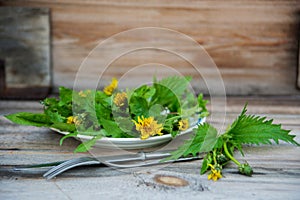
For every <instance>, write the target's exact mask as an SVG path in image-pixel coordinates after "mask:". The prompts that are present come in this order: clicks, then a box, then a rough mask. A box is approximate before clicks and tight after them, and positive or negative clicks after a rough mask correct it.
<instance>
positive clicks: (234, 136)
mask: <svg viewBox="0 0 300 200" xmlns="http://www.w3.org/2000/svg"><path fill="white" fill-rule="evenodd" d="M246 106H247V105H245V107H244V109H243V111H242V113H241V114H240V115H239V116H238V118H237V119H236V120H235V121H234V122H233V124H232V126H231V128H230V129H229V130H228V131H226V135H228V136H229V137H231V140H232V141H233V142H234V143H235V145H237V146H240V145H239V144H256V145H259V144H272V142H271V141H272V140H273V141H274V142H275V143H277V144H278V143H279V140H282V141H285V142H289V143H292V144H296V145H299V144H298V143H297V142H296V141H295V140H294V138H295V135H290V134H289V133H290V130H285V129H282V128H281V124H273V120H272V119H271V120H267V119H266V117H260V116H255V115H246V112H247V109H246Z"/></svg>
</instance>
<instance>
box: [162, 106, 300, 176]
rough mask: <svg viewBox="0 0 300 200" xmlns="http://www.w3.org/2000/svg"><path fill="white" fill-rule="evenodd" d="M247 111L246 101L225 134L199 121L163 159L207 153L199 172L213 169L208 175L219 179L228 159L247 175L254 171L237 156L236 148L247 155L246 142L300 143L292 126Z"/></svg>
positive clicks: (256, 143)
mask: <svg viewBox="0 0 300 200" xmlns="http://www.w3.org/2000/svg"><path fill="white" fill-rule="evenodd" d="M246 112H247V104H246V105H245V106H244V108H243V110H242V112H241V114H240V115H239V116H238V117H237V118H236V119H235V121H234V122H233V123H232V124H231V126H229V127H228V129H227V130H226V131H225V133H223V134H218V132H217V129H215V128H214V127H213V126H212V125H210V124H208V123H204V124H202V125H199V126H198V128H197V129H194V130H193V135H192V137H191V138H190V139H189V140H187V141H185V143H184V144H183V145H181V146H180V147H179V148H178V149H177V150H176V151H173V152H172V153H171V156H170V157H168V158H166V159H164V160H163V161H167V160H176V159H178V158H180V157H182V156H183V157H186V156H188V155H190V154H192V155H194V156H195V155H196V154H199V153H206V156H205V157H204V159H203V162H202V167H201V170H200V174H204V173H206V172H207V171H208V170H210V172H209V174H208V179H212V180H214V181H216V180H218V179H219V178H221V177H222V169H223V168H224V166H225V165H226V164H227V163H228V162H229V161H233V162H234V163H235V164H236V165H237V167H238V171H239V173H241V174H243V175H246V176H251V175H252V174H253V169H252V168H251V166H250V165H249V164H248V163H247V162H245V163H240V162H239V161H238V160H237V159H236V158H235V157H234V150H235V149H238V150H239V151H240V152H241V154H242V155H244V153H243V149H242V147H243V145H244V144H255V145H261V144H272V141H273V142H275V143H277V144H278V143H279V140H281V141H284V142H288V143H291V144H294V145H298V146H299V144H298V143H297V142H296V141H295V140H294V138H295V135H290V134H289V133H290V130H285V129H282V128H281V125H280V124H273V120H272V119H271V120H267V119H266V117H260V116H255V115H247V114H246Z"/></svg>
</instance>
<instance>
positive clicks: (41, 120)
mask: <svg viewBox="0 0 300 200" xmlns="http://www.w3.org/2000/svg"><path fill="white" fill-rule="evenodd" d="M5 117H6V118H7V119H9V120H10V121H12V122H14V123H16V124H20V125H29V126H37V127H41V126H44V127H49V126H50V125H51V121H50V119H49V117H48V116H47V115H45V114H40V113H28V112H20V113H15V114H11V115H6V116H5Z"/></svg>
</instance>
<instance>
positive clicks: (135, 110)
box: [129, 96, 149, 117]
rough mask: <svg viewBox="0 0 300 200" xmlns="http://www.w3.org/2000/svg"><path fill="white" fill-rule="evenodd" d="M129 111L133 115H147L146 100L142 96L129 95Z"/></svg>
mask: <svg viewBox="0 0 300 200" xmlns="http://www.w3.org/2000/svg"><path fill="white" fill-rule="evenodd" d="M129 108H130V113H131V114H134V115H135V116H144V117H148V116H149V106H148V102H147V100H146V99H145V98H143V97H137V96H131V98H130V101H129Z"/></svg>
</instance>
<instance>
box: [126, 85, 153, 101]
mask: <svg viewBox="0 0 300 200" xmlns="http://www.w3.org/2000/svg"><path fill="white" fill-rule="evenodd" d="M154 94H155V88H154V87H150V86H148V85H143V86H141V87H139V88H138V89H136V90H134V92H133V93H132V94H131V95H134V96H139V97H144V98H145V99H148V98H151V97H152V96H153V95H154Z"/></svg>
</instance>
